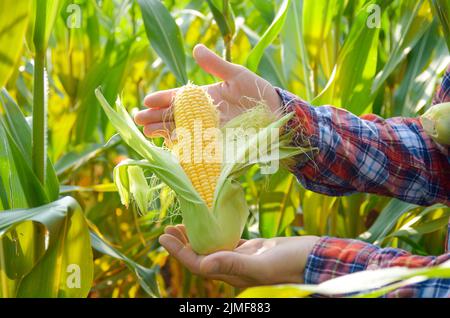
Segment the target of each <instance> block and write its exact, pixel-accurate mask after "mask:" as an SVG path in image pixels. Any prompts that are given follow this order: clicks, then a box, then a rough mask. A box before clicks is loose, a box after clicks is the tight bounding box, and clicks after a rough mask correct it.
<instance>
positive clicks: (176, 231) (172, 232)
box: [164, 226, 188, 245]
mask: <svg viewBox="0 0 450 318" xmlns="http://www.w3.org/2000/svg"><path fill="white" fill-rule="evenodd" d="M164 233H165V234H170V235H172V236H175V237H176V238H177V239H179V240H180V241H181V243H183V244H184V245H186V244H187V243H188V241H187V240H186V237H185V236H184V235H183V233H181V232H180V230H179V229H178V228H177V227H176V226H168V227H166V228H165V229H164Z"/></svg>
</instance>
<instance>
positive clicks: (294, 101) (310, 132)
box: [275, 87, 320, 169]
mask: <svg viewBox="0 0 450 318" xmlns="http://www.w3.org/2000/svg"><path fill="white" fill-rule="evenodd" d="M275 90H276V92H277V93H278V95H279V96H280V98H281V101H282V110H283V113H284V114H287V113H291V112H293V113H294V114H295V116H294V117H293V118H292V119H291V120H290V121H289V122H288V123H287V124H286V127H285V128H286V131H291V132H293V138H292V146H294V147H302V148H312V150H311V151H309V152H307V153H304V154H301V155H299V156H297V157H296V158H295V161H296V163H295V165H296V168H297V169H299V168H301V167H302V166H303V165H304V164H306V163H307V162H308V161H309V160H311V158H312V157H313V156H314V155H316V154H317V153H318V151H319V146H320V140H319V139H320V134H319V133H320V131H319V125H318V122H319V118H318V115H317V113H316V112H315V110H314V107H313V106H311V105H309V104H308V103H307V102H306V101H304V100H303V99H301V98H299V97H298V96H296V95H294V94H292V93H290V92H288V91H286V90H283V89H281V88H278V87H275Z"/></svg>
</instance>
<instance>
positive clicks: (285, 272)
mask: <svg viewBox="0 0 450 318" xmlns="http://www.w3.org/2000/svg"><path fill="white" fill-rule="evenodd" d="M318 240H319V237H317V236H302V237H278V238H273V239H262V238H260V239H253V240H248V241H246V240H241V241H240V242H239V246H238V247H237V248H236V249H234V250H233V251H222V252H217V253H213V254H210V255H207V256H200V255H198V254H196V253H195V252H194V251H193V250H192V248H191V246H190V245H189V241H188V239H187V236H186V229H185V227H184V226H183V225H177V226H170V227H167V228H166V229H165V234H164V235H162V236H161V237H160V239H159V241H160V243H161V245H163V246H164V248H166V249H167V250H168V251H169V253H170V254H171V255H172V256H174V257H175V258H177V259H178V260H179V261H180V262H181V263H182V264H183V265H184V266H186V267H187V268H188V269H189V270H190V271H191V272H193V273H195V274H197V275H200V276H203V277H205V278H209V279H216V280H221V281H224V282H226V283H228V284H230V285H233V286H235V287H241V288H245V287H251V286H259V285H273V284H290V283H292V284H295V283H303V276H304V275H303V272H304V270H305V265H306V261H307V259H308V256H309V254H310V253H311V251H312V248H313V246H314V245H315V244H316V243H317V241H318ZM286 260H288V261H286Z"/></svg>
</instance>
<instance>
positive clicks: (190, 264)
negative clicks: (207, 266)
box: [159, 234, 202, 274]
mask: <svg viewBox="0 0 450 318" xmlns="http://www.w3.org/2000/svg"><path fill="white" fill-rule="evenodd" d="M159 243H160V244H161V245H162V246H163V247H164V248H165V249H166V250H167V251H168V252H169V254H171V255H172V256H173V257H175V258H176V259H177V260H178V261H179V262H180V263H181V264H183V265H184V266H186V267H187V269H188V270H190V271H191V272H192V273H194V274H197V273H200V262H201V260H202V256H199V255H197V254H195V252H194V251H193V250H192V248H190V247H189V245H185V244H183V243H182V242H181V241H180V240H179V239H177V238H176V237H175V236H173V235H170V234H163V235H161V236H160V237H159Z"/></svg>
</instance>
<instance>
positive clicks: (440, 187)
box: [278, 67, 450, 297]
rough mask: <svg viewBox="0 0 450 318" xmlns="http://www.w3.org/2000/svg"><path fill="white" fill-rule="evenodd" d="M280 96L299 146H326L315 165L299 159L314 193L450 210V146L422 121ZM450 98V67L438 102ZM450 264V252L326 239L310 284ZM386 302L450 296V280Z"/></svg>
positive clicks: (308, 275) (404, 291)
mask: <svg viewBox="0 0 450 318" xmlns="http://www.w3.org/2000/svg"><path fill="white" fill-rule="evenodd" d="M278 93H279V94H280V96H281V98H282V100H283V103H284V105H285V107H286V108H287V109H288V110H294V111H295V113H296V116H295V117H294V119H293V120H292V121H291V122H290V123H289V125H290V127H291V128H293V129H295V131H296V132H297V133H296V134H295V140H294V143H295V144H296V145H298V146H313V147H315V148H317V149H318V151H317V152H316V153H315V154H311V156H312V158H313V160H306V159H305V158H299V160H298V162H297V164H296V166H295V167H294V168H293V172H294V173H295V174H296V175H297V177H298V179H299V181H300V182H301V183H302V184H303V185H304V186H305V187H306V188H308V189H310V190H313V191H316V192H321V193H324V194H328V195H344V194H349V193H352V192H355V191H360V192H371V193H377V194H384V195H390V196H394V197H397V198H400V199H402V200H405V201H408V202H413V203H416V204H422V205H430V204H433V203H436V202H442V203H444V204H447V205H450V164H449V163H450V156H449V154H450V152H449V147H444V146H443V145H438V144H435V143H434V142H433V141H432V140H431V138H429V137H428V136H427V135H426V134H425V133H424V131H423V129H422V126H421V124H420V122H419V120H418V119H415V118H392V119H387V120H384V119H382V118H380V117H378V116H375V115H367V116H364V117H362V118H359V117H357V116H354V115H353V114H351V113H349V112H347V111H345V110H342V109H337V108H334V107H331V106H322V107H312V106H310V105H308V104H307V103H306V102H305V101H303V100H301V99H299V98H298V97H296V96H294V95H292V94H290V93H289V92H287V91H283V90H280V89H278ZM448 101H450V67H449V69H448V70H447V73H446V75H445V76H444V80H443V82H442V85H441V86H440V88H439V89H438V92H437V93H436V95H435V98H434V100H433V103H434V104H437V103H444V102H448ZM311 156H310V157H311ZM449 231H450V227H449ZM447 244H448V242H447ZM447 260H450V253H447V254H443V255H440V256H416V255H411V254H410V253H408V252H406V251H404V250H400V249H395V248H380V247H377V246H374V245H372V244H368V243H365V242H362V241H358V240H350V239H338V238H330V237H323V238H321V239H320V240H319V242H318V243H317V244H316V245H315V246H314V248H313V250H312V252H311V254H310V255H309V257H308V261H307V264H306V267H305V274H304V279H305V283H306V284H319V283H321V282H323V281H326V280H328V279H331V278H334V277H338V276H341V275H346V274H350V273H353V272H357V271H362V270H370V269H377V268H386V267H394V266H403V267H425V266H433V265H438V264H441V263H443V262H445V261H447ZM385 297H450V279H430V280H427V281H424V282H421V283H418V284H413V285H408V286H404V287H402V288H399V289H396V290H395V291H392V292H390V293H388V294H387V295H386V296H385Z"/></svg>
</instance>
